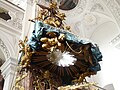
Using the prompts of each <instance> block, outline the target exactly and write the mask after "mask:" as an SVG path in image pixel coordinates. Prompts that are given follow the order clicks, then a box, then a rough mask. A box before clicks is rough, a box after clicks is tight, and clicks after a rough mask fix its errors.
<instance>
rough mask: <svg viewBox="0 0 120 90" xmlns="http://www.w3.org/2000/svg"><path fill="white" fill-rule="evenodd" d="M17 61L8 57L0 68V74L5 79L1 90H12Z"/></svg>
mask: <svg viewBox="0 0 120 90" xmlns="http://www.w3.org/2000/svg"><path fill="white" fill-rule="evenodd" d="M16 65H17V60H16V59H14V58H12V57H10V58H8V60H6V62H5V63H4V64H3V65H2V66H1V72H2V75H3V77H4V79H5V81H4V87H3V90H12V89H11V88H12V85H13V81H14V77H15V71H16Z"/></svg>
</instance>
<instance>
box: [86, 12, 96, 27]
mask: <svg viewBox="0 0 120 90" xmlns="http://www.w3.org/2000/svg"><path fill="white" fill-rule="evenodd" d="M84 22H85V24H86V25H94V24H95V23H96V22H97V19H96V17H95V16H94V15H93V14H85V16H84Z"/></svg>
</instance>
